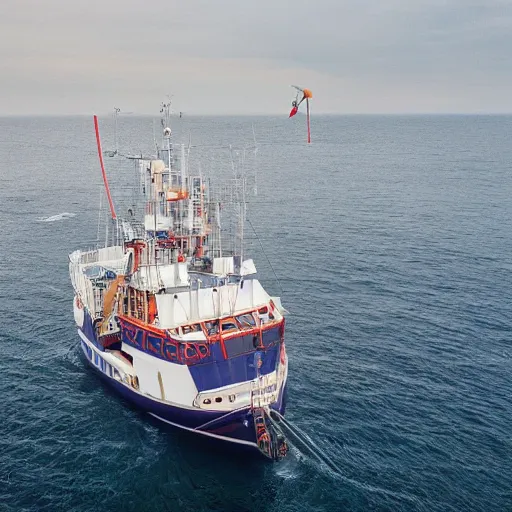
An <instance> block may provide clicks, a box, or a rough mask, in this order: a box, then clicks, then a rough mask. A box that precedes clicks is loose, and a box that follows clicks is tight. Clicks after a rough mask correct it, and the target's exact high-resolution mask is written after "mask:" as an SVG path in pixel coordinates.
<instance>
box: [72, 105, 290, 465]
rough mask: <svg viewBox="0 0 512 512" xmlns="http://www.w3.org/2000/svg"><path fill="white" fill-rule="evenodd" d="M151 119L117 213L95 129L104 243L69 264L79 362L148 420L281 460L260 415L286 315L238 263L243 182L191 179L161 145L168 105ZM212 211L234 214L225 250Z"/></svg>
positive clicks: (274, 387)
mask: <svg viewBox="0 0 512 512" xmlns="http://www.w3.org/2000/svg"><path fill="white" fill-rule="evenodd" d="M162 112H163V123H162V127H163V142H162V144H161V146H160V147H159V148H158V150H157V154H156V155H155V158H145V157H142V156H137V157H133V156H132V157H128V158H129V159H131V160H132V161H133V165H134V166H135V169H136V181H137V183H136V189H137V201H134V203H133V205H132V206H131V207H130V208H125V209H123V211H116V210H115V209H114V203H113V201H112V198H111V196H110V190H109V185H108V181H107V179H106V174H105V170H104V167H103V161H102V153H101V145H100V141H99V132H98V130H97V137H98V148H99V155H100V160H101V163H102V171H103V176H104V180H105V185H106V192H107V197H108V200H109V204H110V208H111V214H112V220H111V228H110V229H111V233H112V236H111V237H110V240H112V243H108V244H106V246H105V247H101V248H96V249H93V250H88V251H79V250H78V251H75V252H73V253H72V254H71V255H70V265H69V266H70V276H71V281H72V284H73V287H74V290H75V299H74V306H73V307H74V317H75V321H76V324H77V327H78V334H79V336H80V339H81V346H82V349H83V352H84V354H85V356H86V358H87V360H88V361H89V362H90V363H91V364H92V365H93V367H94V368H96V369H97V370H98V371H99V372H100V373H101V375H102V376H103V377H104V378H105V379H106V380H107V381H108V382H109V383H110V384H112V385H113V386H114V387H115V388H116V389H117V390H118V391H119V392H121V393H122V394H123V395H124V396H125V397H126V398H128V399H129V400H130V401H131V402H133V403H134V404H136V405H137V406H139V407H141V408H142V409H144V410H146V411H147V412H149V413H150V414H151V415H153V416H154V417H156V418H158V419H160V420H162V421H164V422H166V423H169V424H171V425H174V426H176V427H179V428H182V429H185V430H190V431H194V432H196V433H199V434H203V435H206V436H210V437H213V438H217V439H220V440H223V441H229V442H232V443H236V444H239V445H245V446H247V447H252V448H256V449H258V450H259V451H260V452H261V453H263V454H265V455H266V456H267V457H269V458H272V459H277V458H280V457H281V456H283V455H284V454H285V452H286V443H285V442H284V439H283V437H282V435H281V433H280V432H279V430H278V429H276V428H274V427H273V426H272V421H271V420H270V412H271V411H272V410H274V411H277V413H279V415H283V414H284V409H285V391H286V380H287V373H288V361H287V356H286V350H285V345H284V332H285V318H284V314H285V310H284V309H283V307H282V305H281V301H280V299H279V298H278V297H271V296H270V295H269V294H268V293H267V292H266V291H265V289H264V287H263V286H262V284H261V283H260V281H259V280H258V275H257V272H256V267H255V264H254V262H253V260H252V259H246V258H244V244H243V229H244V220H245V210H246V193H247V179H246V176H245V175H244V173H243V172H240V171H235V172H234V173H233V176H232V177H231V180H230V186H229V190H228V188H227V187H226V186H224V185H222V186H218V187H215V185H214V184H213V185H212V183H211V180H210V179H209V178H208V179H206V178H205V176H203V175H202V173H201V172H198V173H191V172H190V169H189V166H188V158H187V154H188V152H189V150H190V148H188V149H187V150H186V149H185V147H184V146H183V145H181V146H178V148H177V150H176V149H175V148H174V147H173V144H172V142H171V140H172V132H171V129H170V104H165V105H164V106H163V109H162ZM96 128H97V122H96ZM117 153H118V152H117V148H116V152H115V154H116V155H117ZM117 157H118V156H116V158H117ZM228 196H229V199H228ZM223 208H225V209H230V208H231V209H232V210H233V212H234V213H235V223H236V224H237V228H236V231H235V232H234V235H233V236H231V240H226V237H225V234H224V233H223V231H222V229H221V220H222V215H221V210H222V209H223Z"/></svg>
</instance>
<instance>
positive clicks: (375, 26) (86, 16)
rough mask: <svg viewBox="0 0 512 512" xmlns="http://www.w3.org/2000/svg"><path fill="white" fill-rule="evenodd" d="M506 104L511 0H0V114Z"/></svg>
mask: <svg viewBox="0 0 512 512" xmlns="http://www.w3.org/2000/svg"><path fill="white" fill-rule="evenodd" d="M295 83H296V84H298V85H302V86H304V87H309V88H310V89H311V90H312V91H313V95H314V100H313V109H314V111H315V112H325V113H328V112H332V113H415V112H512V0H307V1H302V0H295V1H294V2H291V1H287V0H257V1H252V0H146V1H143V0H123V1H121V0H0V115H1V114H4V115H5V114H73V113H79V114H80V113H81V114H90V113H92V112H98V113H100V114H102V113H106V112H108V111H111V110H112V108H113V107H114V106H119V107H120V108H121V109H122V110H125V111H133V112H137V113H157V112H158V108H159V104H160V102H161V101H162V100H163V99H165V95H166V94H168V93H172V94H173V95H174V98H173V101H174V107H175V109H177V110H183V111H185V112H188V113H190V114H223V113H225V114H236V113H240V114H258V113H261V114H269V113H276V114H277V113H283V112H284V113H287V112H288V111H289V105H290V101H291V100H292V99H293V93H292V89H291V88H290V84H295Z"/></svg>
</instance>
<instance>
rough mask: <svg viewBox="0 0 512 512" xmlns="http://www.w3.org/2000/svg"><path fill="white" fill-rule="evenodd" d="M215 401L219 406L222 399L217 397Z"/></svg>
mask: <svg viewBox="0 0 512 512" xmlns="http://www.w3.org/2000/svg"><path fill="white" fill-rule="evenodd" d="M215 401H216V402H217V403H218V404H220V403H221V402H222V397H221V396H218V397H216V398H215Z"/></svg>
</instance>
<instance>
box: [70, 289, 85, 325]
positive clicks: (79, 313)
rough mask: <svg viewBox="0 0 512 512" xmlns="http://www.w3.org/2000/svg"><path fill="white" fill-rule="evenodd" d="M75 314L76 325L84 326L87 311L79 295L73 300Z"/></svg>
mask: <svg viewBox="0 0 512 512" xmlns="http://www.w3.org/2000/svg"><path fill="white" fill-rule="evenodd" d="M73 316H74V317H75V323H76V325H77V326H78V327H80V329H82V327H83V326H84V319H85V313H84V306H83V304H82V301H81V300H80V297H78V295H76V296H75V300H74V301H73Z"/></svg>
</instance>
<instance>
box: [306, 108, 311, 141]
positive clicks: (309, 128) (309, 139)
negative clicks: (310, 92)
mask: <svg viewBox="0 0 512 512" xmlns="http://www.w3.org/2000/svg"><path fill="white" fill-rule="evenodd" d="M306 119H307V123H308V144H310V143H311V126H310V122H309V98H306Z"/></svg>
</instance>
